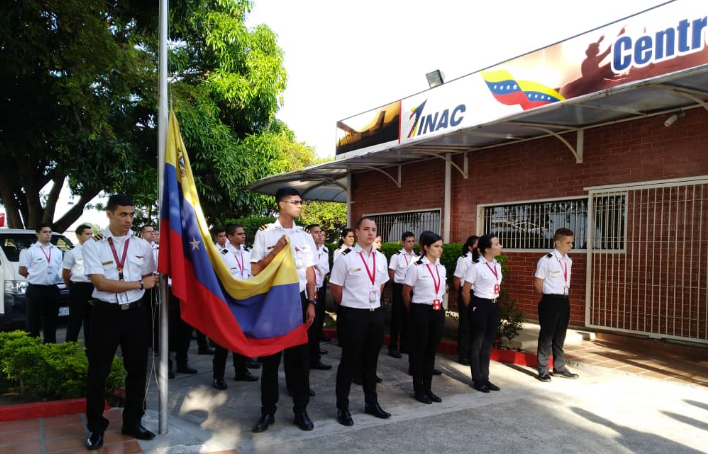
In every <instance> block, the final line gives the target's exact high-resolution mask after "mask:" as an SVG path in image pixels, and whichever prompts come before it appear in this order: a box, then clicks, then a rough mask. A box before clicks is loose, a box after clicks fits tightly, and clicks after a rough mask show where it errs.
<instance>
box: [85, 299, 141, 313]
mask: <svg viewBox="0 0 708 454" xmlns="http://www.w3.org/2000/svg"><path fill="white" fill-rule="evenodd" d="M93 304H94V305H95V306H98V307H105V308H107V309H113V310H116V311H129V310H133V309H139V308H140V300H138V301H133V302H132V303H126V304H118V303H109V302H108V301H103V300H97V299H94V300H93Z"/></svg>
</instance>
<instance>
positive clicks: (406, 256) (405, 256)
mask: <svg viewBox="0 0 708 454" xmlns="http://www.w3.org/2000/svg"><path fill="white" fill-rule="evenodd" d="M403 258H404V259H406V266H408V254H407V253H406V252H404V253H403Z"/></svg>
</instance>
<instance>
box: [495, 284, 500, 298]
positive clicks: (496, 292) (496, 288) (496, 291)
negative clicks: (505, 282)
mask: <svg viewBox="0 0 708 454" xmlns="http://www.w3.org/2000/svg"><path fill="white" fill-rule="evenodd" d="M494 294H495V295H497V296H498V295H499V284H494Z"/></svg>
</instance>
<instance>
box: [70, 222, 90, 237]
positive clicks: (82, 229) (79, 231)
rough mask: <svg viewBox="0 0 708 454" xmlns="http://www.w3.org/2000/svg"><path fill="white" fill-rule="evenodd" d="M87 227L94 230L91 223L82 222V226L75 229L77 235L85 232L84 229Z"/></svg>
mask: <svg viewBox="0 0 708 454" xmlns="http://www.w3.org/2000/svg"><path fill="white" fill-rule="evenodd" d="M86 229H89V230H91V231H93V229H92V228H91V226H90V225H86V224H81V225H80V226H78V227H76V230H74V233H76V234H77V235H81V234H82V233H84V230H86Z"/></svg>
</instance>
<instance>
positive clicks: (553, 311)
mask: <svg viewBox="0 0 708 454" xmlns="http://www.w3.org/2000/svg"><path fill="white" fill-rule="evenodd" d="M538 321H539V324H540V325H541V332H540V333H539V335H538V351H537V352H536V353H537V355H538V363H537V364H536V368H537V369H538V372H539V373H541V374H544V373H548V360H549V359H550V354H551V350H552V351H553V370H554V371H558V372H560V371H562V370H565V353H564V352H563V344H564V343H565V332H566V330H567V329H568V322H569V321H570V299H568V297H567V296H564V295H543V297H542V298H541V301H540V302H539V303H538Z"/></svg>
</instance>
